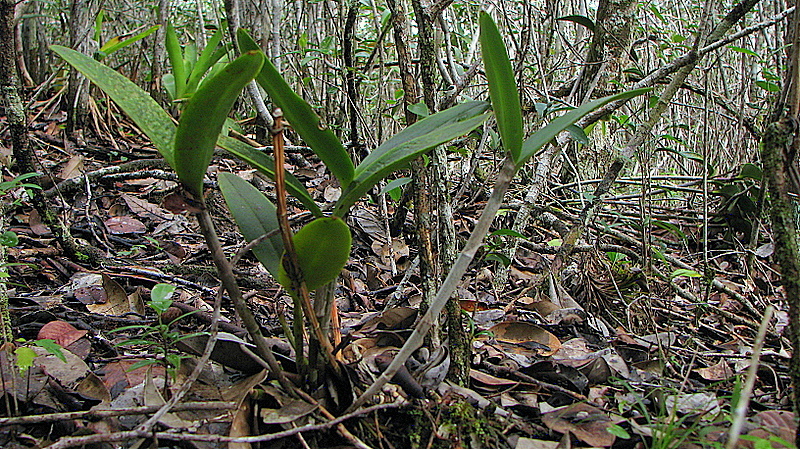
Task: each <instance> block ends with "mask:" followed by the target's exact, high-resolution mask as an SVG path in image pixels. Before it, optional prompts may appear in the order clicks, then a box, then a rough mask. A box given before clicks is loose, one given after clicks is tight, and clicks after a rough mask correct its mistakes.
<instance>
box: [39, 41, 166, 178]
mask: <svg viewBox="0 0 800 449" xmlns="http://www.w3.org/2000/svg"><path fill="white" fill-rule="evenodd" d="M50 49H51V50H53V51H54V52H55V53H56V54H58V55H59V56H61V57H62V58H63V59H64V60H65V61H67V62H68V63H69V64H70V65H72V66H73V67H75V68H76V69H78V71H80V72H81V73H83V74H84V76H86V78H88V79H89V80H90V81H91V82H93V83H95V84H97V86H98V87H100V89H101V90H102V91H103V92H105V93H106V94H107V95H108V96H109V97H111V99H112V100H114V102H116V103H117V104H118V105H119V107H120V108H122V110H123V111H125V113H126V114H128V117H130V118H131V120H133V122H134V123H136V126H138V127H139V129H141V130H142V132H143V133H145V135H147V137H149V138H150V140H151V141H153V145H155V147H156V148H157V149H158V151H159V152H160V153H161V155H162V156H163V157H164V159H166V161H167V163H168V164H169V165H170V166H171V167H173V168H175V153H174V148H173V139H174V137H175V125H174V124H173V123H172V117H170V116H169V114H167V113H166V112H165V111H164V109H162V108H161V106H159V105H158V103H156V101H155V100H153V98H152V97H150V95H149V94H148V93H147V92H145V91H143V90H142V89H141V88H140V87H139V86H137V85H136V84H134V83H133V82H132V81H131V80H129V79H128V78H125V77H124V76H123V75H122V74H120V73H119V72H117V71H116V70H113V69H111V68H109V67H107V66H105V65H103V64H101V63H100V62H97V61H95V60H94V59H92V58H90V57H88V56H86V55H84V54H82V53H80V52H77V51H75V50H72V49H70V48H67V47H61V46H58V45H53V46H52V47H50Z"/></svg>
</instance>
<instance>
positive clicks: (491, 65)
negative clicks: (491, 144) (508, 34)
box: [480, 11, 524, 160]
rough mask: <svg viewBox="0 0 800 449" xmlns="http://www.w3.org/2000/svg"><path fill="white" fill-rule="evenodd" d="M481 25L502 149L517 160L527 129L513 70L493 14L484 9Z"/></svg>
mask: <svg viewBox="0 0 800 449" xmlns="http://www.w3.org/2000/svg"><path fill="white" fill-rule="evenodd" d="M480 27H481V54H482V55H483V56H482V57H483V65H484V67H485V68H486V79H487V81H488V82H489V98H491V100H492V109H494V115H495V116H496V117H497V129H498V131H500V139H501V140H502V142H503V148H505V149H506V151H508V152H509V153H510V154H511V157H512V159H514V160H516V159H517V158H518V157H519V154H520V151H521V149H522V138H523V134H524V131H523V128H522V107H521V106H520V103H519V92H518V90H517V82H516V81H515V80H514V70H513V69H512V68H511V62H510V61H509V60H508V52H507V51H506V46H505V44H503V38H502V37H501V36H500V32H499V31H498V30H497V25H495V23H494V20H492V16H490V15H489V14H488V13H487V12H485V11H482V12H481V17H480Z"/></svg>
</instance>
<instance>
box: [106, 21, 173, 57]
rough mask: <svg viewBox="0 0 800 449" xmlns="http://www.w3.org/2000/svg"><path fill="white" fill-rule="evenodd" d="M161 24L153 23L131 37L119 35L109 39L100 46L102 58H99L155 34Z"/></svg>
mask: <svg viewBox="0 0 800 449" xmlns="http://www.w3.org/2000/svg"><path fill="white" fill-rule="evenodd" d="M160 26H161V25H153V26H151V27H150V28H148V29H146V30H144V31H142V32H141V33H139V34H137V35H135V36H131V37H129V38H127V39H120V38H121V36H117V37H113V38H111V39H109V40H108V42H106V43H105V44H103V46H102V47H100V49H99V50H97V53H98V55H99V56H100V58H99V59H98V60H102V59H103V58H105V57H106V56H108V55H110V54H111V53H114V52H115V51H117V50H120V49H122V48H125V47H127V46H128V45H131V44H132V43H134V42H136V41H139V40H142V39H144V38H146V37H147V36H149V35H151V34H153V33H154V32H155V31H156V30H157V29H158V28H159V27H160Z"/></svg>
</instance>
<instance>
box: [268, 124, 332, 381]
mask: <svg viewBox="0 0 800 449" xmlns="http://www.w3.org/2000/svg"><path fill="white" fill-rule="evenodd" d="M273 117H274V118H275V123H274V127H273V129H272V148H273V151H274V153H275V193H276V196H277V200H276V202H277V204H276V205H275V208H276V209H277V210H276V213H277V215H278V225H279V227H280V230H281V237H282V239H283V249H284V251H285V259H284V260H283V267H284V268H285V269H286V273H287V275H288V276H289V279H291V280H292V289H291V291H290V294H291V295H292V297H295V295H299V300H300V301H299V302H300V304H301V306H302V308H303V313H304V314H305V315H306V318H307V319H308V322H309V324H310V325H311V330H312V332H313V333H314V337H315V338H316V341H317V343H318V344H319V345H320V346H321V348H322V351H323V354H324V355H325V359H326V361H327V362H328V366H329V367H330V368H331V369H332V370H333V372H334V373H335V374H336V375H337V376H338V375H340V374H341V372H340V369H339V364H338V363H336V359H335V358H334V356H333V345H331V342H330V340H329V339H328V338H327V336H325V335H324V334H323V333H322V328H321V327H320V324H319V320H317V315H316V314H315V313H314V308H313V306H312V305H311V298H310V295H309V293H308V287H306V283H305V280H303V272H302V269H301V268H300V263H299V262H298V260H297V253H296V252H295V250H294V241H293V240H292V228H291V227H290V226H289V214H288V211H287V206H286V196H287V193H286V184H285V182H286V179H285V173H284V171H283V161H284V159H285V157H284V152H283V114H282V113H281V111H280V110H276V111H275V112H274V113H273ZM296 337H297V336H295V338H296ZM296 340H297V338H296ZM299 343H300V341H296V344H298V347H296V348H295V353H296V354H298V357H299V356H300V351H301V350H302V345H300V344H299Z"/></svg>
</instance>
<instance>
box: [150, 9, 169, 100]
mask: <svg viewBox="0 0 800 449" xmlns="http://www.w3.org/2000/svg"><path fill="white" fill-rule="evenodd" d="M169 10H170V1H169V0H158V5H157V6H156V9H155V15H156V24H157V25H160V27H159V28H158V30H156V32H155V33H153V64H152V67H151V68H150V73H151V78H152V79H151V82H150V96H151V97H153V99H155V100H156V101H157V102H158V103H159V104H165V103H166V102H167V100H168V98H167V95H166V92H165V91H164V89H163V85H162V84H161V80H162V78H163V77H164V61H165V60H166V56H165V54H166V43H165V41H166V35H167V22H168V20H169Z"/></svg>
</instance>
